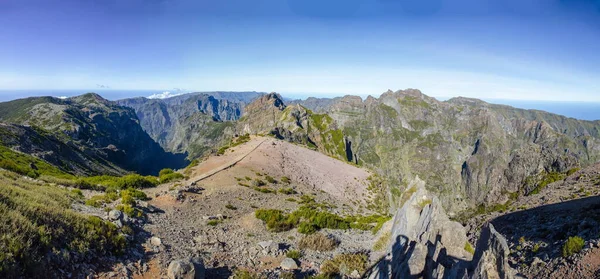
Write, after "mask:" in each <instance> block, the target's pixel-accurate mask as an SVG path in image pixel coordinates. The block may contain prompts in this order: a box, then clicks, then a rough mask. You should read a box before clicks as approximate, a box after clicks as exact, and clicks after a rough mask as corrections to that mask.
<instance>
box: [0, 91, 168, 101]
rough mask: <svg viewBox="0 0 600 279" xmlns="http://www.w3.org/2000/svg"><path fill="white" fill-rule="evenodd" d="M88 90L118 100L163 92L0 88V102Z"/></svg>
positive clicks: (66, 95) (75, 94) (72, 94)
mask: <svg viewBox="0 0 600 279" xmlns="http://www.w3.org/2000/svg"><path fill="white" fill-rule="evenodd" d="M89 92H95V93H98V94H100V95H101V96H102V97H104V98H106V99H109V100H118V99H125V98H131V97H148V96H151V95H154V94H160V93H163V92H164V90H111V89H94V90H83V89H82V90H0V102H5V101H10V100H14V99H21V98H27V97H35V96H52V97H72V96H77V95H81V94H85V93H89Z"/></svg>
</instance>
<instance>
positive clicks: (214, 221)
mask: <svg viewBox="0 0 600 279" xmlns="http://www.w3.org/2000/svg"><path fill="white" fill-rule="evenodd" d="M221 223H222V221H221V220H209V221H208V222H206V224H207V225H209V226H216V225H218V224H221Z"/></svg>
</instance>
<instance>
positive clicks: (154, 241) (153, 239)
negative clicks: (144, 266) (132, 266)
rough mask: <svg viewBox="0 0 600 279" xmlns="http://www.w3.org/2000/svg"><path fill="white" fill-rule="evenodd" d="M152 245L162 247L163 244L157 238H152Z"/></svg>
mask: <svg viewBox="0 0 600 279" xmlns="http://www.w3.org/2000/svg"><path fill="white" fill-rule="evenodd" d="M150 244H152V246H160V245H161V244H162V240H161V239H160V238H158V237H156V236H153V237H151V238H150Z"/></svg>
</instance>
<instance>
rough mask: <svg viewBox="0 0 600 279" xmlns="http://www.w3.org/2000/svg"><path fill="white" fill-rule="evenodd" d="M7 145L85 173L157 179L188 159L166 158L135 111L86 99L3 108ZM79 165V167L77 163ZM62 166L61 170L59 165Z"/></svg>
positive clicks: (11, 104) (19, 102) (33, 100)
mask: <svg viewBox="0 0 600 279" xmlns="http://www.w3.org/2000/svg"><path fill="white" fill-rule="evenodd" d="M5 109H6V111H9V113H3V114H1V115H0V121H2V122H5V123H11V124H13V125H5V126H4V129H5V130H6V131H9V132H7V133H6V134H5V136H3V140H2V141H3V144H4V145H7V146H9V147H11V148H14V149H19V150H22V151H23V152H26V153H34V154H37V155H38V156H40V157H44V158H46V159H48V160H49V161H54V162H56V163H57V165H59V166H61V165H68V164H72V165H73V164H75V165H76V166H72V167H71V168H70V169H71V170H72V171H75V172H83V173H123V172H125V171H136V172H139V173H141V174H154V173H157V172H158V171H159V170H160V169H161V168H164V167H183V166H185V164H186V161H185V160H184V158H183V156H181V155H173V154H170V153H167V152H165V151H164V150H163V149H162V148H161V147H160V145H158V144H157V143H156V142H154V141H153V140H152V138H150V137H149V136H148V134H146V133H145V132H144V131H143V130H142V128H141V126H140V125H139V121H138V118H137V116H136V114H135V112H134V111H133V110H132V109H129V108H125V107H121V106H119V105H118V104H116V103H114V102H111V101H108V100H105V99H103V98H102V97H100V96H99V95H96V94H93V93H88V94H85V95H81V96H77V97H73V98H68V99H66V100H61V99H57V98H52V97H41V98H27V99H21V100H15V101H11V102H5V103H0V110H2V111H5ZM78 162H79V163H78ZM58 163H60V164H58Z"/></svg>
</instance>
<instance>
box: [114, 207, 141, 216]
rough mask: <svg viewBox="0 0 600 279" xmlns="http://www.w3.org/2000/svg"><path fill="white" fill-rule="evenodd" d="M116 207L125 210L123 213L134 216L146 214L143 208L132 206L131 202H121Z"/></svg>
mask: <svg viewBox="0 0 600 279" xmlns="http://www.w3.org/2000/svg"><path fill="white" fill-rule="evenodd" d="M115 209H117V210H120V211H123V213H125V214H127V216H129V217H132V218H142V217H143V216H144V213H143V212H142V211H141V210H139V209H137V208H135V207H133V206H131V205H130V204H119V205H117V206H116V207H115Z"/></svg>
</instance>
